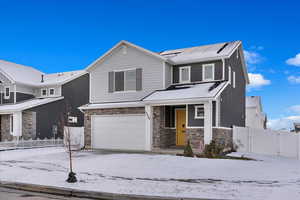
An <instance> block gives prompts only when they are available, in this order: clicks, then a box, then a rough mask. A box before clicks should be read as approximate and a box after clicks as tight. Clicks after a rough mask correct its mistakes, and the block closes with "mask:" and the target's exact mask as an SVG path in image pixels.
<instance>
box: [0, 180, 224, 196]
mask: <svg viewBox="0 0 300 200" xmlns="http://www.w3.org/2000/svg"><path fill="white" fill-rule="evenodd" d="M0 187H3V188H9V189H16V190H24V191H30V192H39V193H46V194H53V195H62V196H69V197H78V198H91V199H102V200H221V199H207V198H179V197H160V196H145V195H128V194H116V193H107V192H95V191H87V190H77V189H70V188H64V187H53V186H44V185H35V184H27V183H17V182H7V181H0Z"/></svg>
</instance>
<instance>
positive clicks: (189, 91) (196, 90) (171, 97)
mask: <svg viewBox="0 0 300 200" xmlns="http://www.w3.org/2000/svg"><path fill="white" fill-rule="evenodd" d="M227 85H228V82H225V81H224V82H208V83H198V84H189V85H177V86H172V87H170V88H168V89H166V90H161V91H156V92H154V93H152V94H151V95H149V96H147V97H146V98H144V99H143V101H144V102H148V103H152V102H153V103H155V102H168V101H181V100H184V101H186V100H193V99H194V100H199V99H212V98H216V97H218V96H219V94H220V93H221V91H222V90H223V89H225V88H226V86H227Z"/></svg>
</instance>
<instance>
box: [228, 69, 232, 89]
mask: <svg viewBox="0 0 300 200" xmlns="http://www.w3.org/2000/svg"><path fill="white" fill-rule="evenodd" d="M228 81H229V84H230V85H231V84H232V82H231V67H230V66H229V67H228Z"/></svg>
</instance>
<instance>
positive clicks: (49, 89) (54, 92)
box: [48, 88, 55, 96]
mask: <svg viewBox="0 0 300 200" xmlns="http://www.w3.org/2000/svg"><path fill="white" fill-rule="evenodd" d="M51 90H53V94H51V92H50V91H51ZM48 93H49V96H55V88H49V89H48Z"/></svg>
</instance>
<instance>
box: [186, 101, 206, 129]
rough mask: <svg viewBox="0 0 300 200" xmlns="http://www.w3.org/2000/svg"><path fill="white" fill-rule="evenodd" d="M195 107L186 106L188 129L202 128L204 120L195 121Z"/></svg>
mask: <svg viewBox="0 0 300 200" xmlns="http://www.w3.org/2000/svg"><path fill="white" fill-rule="evenodd" d="M197 105H198V104H195V105H188V124H187V126H188V127H204V119H195V106H197Z"/></svg>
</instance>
